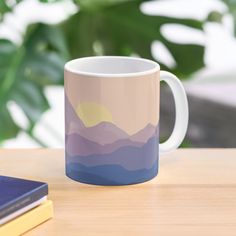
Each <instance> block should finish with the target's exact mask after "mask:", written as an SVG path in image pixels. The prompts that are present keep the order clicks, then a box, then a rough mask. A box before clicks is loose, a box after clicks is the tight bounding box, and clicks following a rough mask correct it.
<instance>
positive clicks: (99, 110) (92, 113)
mask: <svg viewBox="0 0 236 236" xmlns="http://www.w3.org/2000/svg"><path fill="white" fill-rule="evenodd" d="M76 112H77V115H78V116H79V118H80V119H81V120H82V121H83V123H84V125H85V126H86V127H91V126H94V125H97V124H99V123H100V122H102V121H107V122H112V114H111V113H110V111H109V110H108V109H107V108H106V107H105V106H103V105H100V104H98V103H94V102H82V103H80V104H79V105H78V107H77V109H76Z"/></svg>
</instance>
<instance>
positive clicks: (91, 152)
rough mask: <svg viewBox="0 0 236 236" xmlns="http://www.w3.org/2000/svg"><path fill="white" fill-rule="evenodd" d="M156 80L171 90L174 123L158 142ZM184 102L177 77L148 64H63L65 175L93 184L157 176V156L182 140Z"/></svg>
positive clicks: (111, 59) (131, 60)
mask: <svg viewBox="0 0 236 236" xmlns="http://www.w3.org/2000/svg"><path fill="white" fill-rule="evenodd" d="M160 81H165V82H166V83H167V84H168V85H169V86H170V88H171V90H172V92H173V95H174V100H175V109H176V120H175V126H174V129H173V132H172V134H171V136H170V138H169V139H168V140H167V141H166V142H164V143H162V144H159V103H160V101H159V99H160V98H159V97H160V92H159V89H160ZM187 124H188V103H187V98H186V94H185V91H184V88H183V86H182V84H181V82H180V81H179V80H178V78H177V77H176V76H174V75H173V74H171V73H169V72H165V71H160V66H159V65H158V64H157V63H156V62H154V61H151V60H148V59H142V58H135V57H121V56H97V57H96V56H95V57H85V58H79V59H75V60H72V61H69V62H67V63H66V64H65V157H66V175H67V176H68V177H70V178H71V179H73V180H76V181H79V182H82V183H89V184H96V185H127V184H134V183H141V182H144V181H147V180H150V179H152V178H153V177H155V176H156V175H157V173H158V160H159V153H160V154H161V153H165V152H169V151H170V150H174V149H176V148H177V147H178V146H179V145H180V144H181V142H182V141H183V138H184V136H185V133H186V130H187Z"/></svg>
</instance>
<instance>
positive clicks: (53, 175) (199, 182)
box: [0, 149, 236, 236]
mask: <svg viewBox="0 0 236 236" xmlns="http://www.w3.org/2000/svg"><path fill="white" fill-rule="evenodd" d="M0 174H1V175H11V176H16V177H23V178H28V179H35V180H41V181H46V182H48V183H49V189H50V196H49V198H50V199H52V200H53V202H54V206H55V216H54V218H53V219H52V220H50V221H48V222H46V223H44V224H42V225H40V226H39V227H37V228H35V229H34V230H32V231H30V232H28V233H27V234H26V235H29V236H30V235H31V236H35V235H37V236H41V235H45V236H51V235H56V236H64V235H68V236H69V235H86V236H87V235H88V236H90V235H98V236H100V235H114V236H115V235H128V236H130V235H145V234H147V235H155V236H157V235H161V236H162V235H180V236H185V235H186V236H187V235H188V236H195V235H198V236H199V235H201V236H202V235H208V236H209V235H214V236H218V235H219V236H220V235H227V236H228V235H230V236H231V235H236V149H182V150H181V149H180V150H178V151H175V152H172V153H170V154H167V155H164V156H162V157H161V160H160V172H159V174H158V176H157V177H156V178H155V179H153V180H151V181H149V182H146V183H143V184H138V185H131V186H123V187H99V186H92V185H86V184H80V183H77V182H74V181H72V180H70V179H69V178H67V177H66V176H65V175H64V153H63V151H62V150H46V149H36V150H35V149H32V150H0Z"/></svg>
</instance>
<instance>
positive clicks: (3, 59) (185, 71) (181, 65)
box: [0, 0, 236, 148]
mask: <svg viewBox="0 0 236 236" xmlns="http://www.w3.org/2000/svg"><path fill="white" fill-rule="evenodd" d="M90 55H131V56H138V57H144V58H150V59H152V60H156V61H157V62H158V63H159V64H160V65H161V68H162V69H164V70H168V71H171V72H173V73H175V74H176V75H177V76H178V77H179V78H180V79H181V80H182V82H183V83H184V86H185V89H186V91H187V94H188V99H189V107H190V123H189V128H188V133H187V136H186V139H185V141H184V143H183V145H182V146H183V147H236V138H235V134H236V0H156V1H144V0H74V1H72V0H0V145H1V146H2V147H7V148H18V147H63V146H64V137H63V136H64V97H63V96H64V92H63V66H64V63H65V62H66V61H67V60H70V59H73V58H77V57H82V56H90ZM174 115H175V110H174V104H173V98H172V95H171V93H170V91H169V89H168V87H166V86H165V85H164V84H163V85H162V89H161V118H160V124H161V140H162V141H163V140H165V139H166V138H167V137H168V136H169V134H170V132H171V130H172V128H173V125H174V123H173V122H174Z"/></svg>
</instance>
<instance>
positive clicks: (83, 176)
mask: <svg viewBox="0 0 236 236" xmlns="http://www.w3.org/2000/svg"><path fill="white" fill-rule="evenodd" d="M65 108H66V122H65V124H66V127H65V129H66V143H65V145H66V162H67V167H66V173H67V175H68V176H69V177H71V178H73V179H75V180H79V181H80V182H86V183H93V184H99V185H120V184H130V183H135V182H136V183H138V182H143V181H145V180H148V179H150V178H152V177H154V176H155V175H156V174H157V169H158V161H157V160H158V140H157V138H158V127H155V126H153V125H151V124H147V125H146V127H144V128H143V129H141V130H140V131H139V132H137V133H136V134H134V135H131V136H130V135H128V134H127V133H126V132H125V131H123V130H121V129H120V128H118V127H117V126H116V125H114V124H112V123H110V122H107V121H103V122H100V123H98V124H96V125H94V126H92V127H86V126H85V125H84V123H83V121H82V120H81V119H80V117H79V116H78V115H77V114H76V112H75V110H74V108H73V107H72V105H71V104H70V102H69V100H68V98H67V97H66V96H65Z"/></svg>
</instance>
